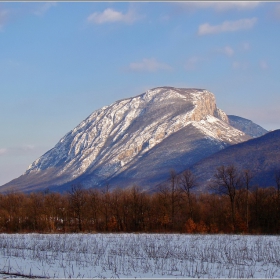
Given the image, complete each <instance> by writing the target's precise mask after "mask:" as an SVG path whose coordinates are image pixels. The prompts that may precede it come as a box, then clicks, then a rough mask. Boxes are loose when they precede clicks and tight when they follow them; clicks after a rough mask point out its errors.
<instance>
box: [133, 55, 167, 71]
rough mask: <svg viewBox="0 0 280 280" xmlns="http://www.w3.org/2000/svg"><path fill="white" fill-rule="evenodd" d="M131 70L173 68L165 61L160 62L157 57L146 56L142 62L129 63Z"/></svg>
mask: <svg viewBox="0 0 280 280" xmlns="http://www.w3.org/2000/svg"><path fill="white" fill-rule="evenodd" d="M129 69H130V70H131V71H135V72H138V71H147V72H156V71H158V70H172V67H170V66H169V65H167V64H165V63H161V62H158V61H157V60H156V59H155V58H144V59H143V60H142V61H140V62H132V63H130V65H129Z"/></svg>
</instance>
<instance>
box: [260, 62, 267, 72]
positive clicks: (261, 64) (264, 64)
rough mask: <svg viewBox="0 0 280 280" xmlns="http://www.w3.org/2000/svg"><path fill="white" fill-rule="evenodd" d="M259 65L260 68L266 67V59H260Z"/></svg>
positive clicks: (264, 68)
mask: <svg viewBox="0 0 280 280" xmlns="http://www.w3.org/2000/svg"><path fill="white" fill-rule="evenodd" d="M260 67H261V69H262V70H266V69H268V64H267V61H266V60H261V61H260Z"/></svg>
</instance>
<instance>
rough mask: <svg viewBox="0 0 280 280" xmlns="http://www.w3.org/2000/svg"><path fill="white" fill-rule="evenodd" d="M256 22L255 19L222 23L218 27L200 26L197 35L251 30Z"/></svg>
mask: <svg viewBox="0 0 280 280" xmlns="http://www.w3.org/2000/svg"><path fill="white" fill-rule="evenodd" d="M256 22H257V18H251V19H240V20H236V21H224V22H223V23H222V24H220V25H210V24H209V23H204V24H201V25H200V26H199V28H198V35H206V34H217V33H222V32H234V31H239V30H244V29H250V28H252V27H253V26H254V25H255V24H256Z"/></svg>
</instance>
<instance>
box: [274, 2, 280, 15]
mask: <svg viewBox="0 0 280 280" xmlns="http://www.w3.org/2000/svg"><path fill="white" fill-rule="evenodd" d="M274 16H275V17H276V18H277V19H280V4H278V5H277V6H276V7H275V9H274Z"/></svg>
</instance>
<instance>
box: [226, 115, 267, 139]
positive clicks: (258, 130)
mask: <svg viewBox="0 0 280 280" xmlns="http://www.w3.org/2000/svg"><path fill="white" fill-rule="evenodd" d="M228 120H229V124H230V125H231V126H233V127H235V128H237V129H239V130H241V131H243V132H244V133H246V134H247V135H250V136H251V137H254V138H255V137H260V136H262V135H264V134H266V133H267V132H268V131H267V130H265V129H264V128H262V127H261V126H259V125H257V124H255V123H254V122H252V121H251V120H248V119H244V118H241V117H238V116H234V115H228Z"/></svg>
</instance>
